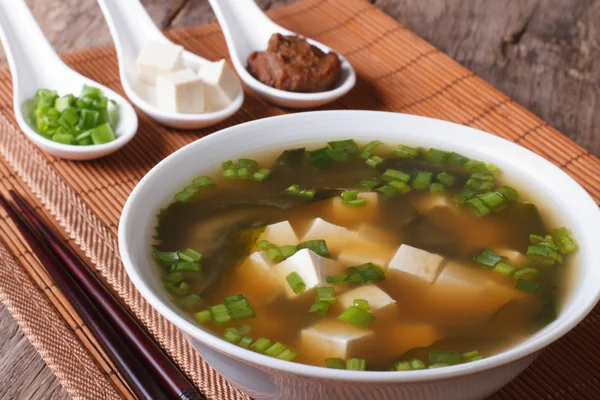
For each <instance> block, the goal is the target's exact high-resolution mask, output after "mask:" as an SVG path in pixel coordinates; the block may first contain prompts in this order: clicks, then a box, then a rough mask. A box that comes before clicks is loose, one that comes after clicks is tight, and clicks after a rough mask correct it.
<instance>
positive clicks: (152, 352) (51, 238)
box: [10, 190, 205, 400]
mask: <svg viewBox="0 0 600 400" xmlns="http://www.w3.org/2000/svg"><path fill="white" fill-rule="evenodd" d="M10 195H11V196H12V198H13V199H14V201H15V202H16V203H17V204H18V205H19V207H20V208H21V210H22V213H23V216H24V217H25V219H26V220H27V221H28V222H29V223H30V224H31V225H32V226H33V227H34V228H35V230H36V231H37V232H38V234H39V235H40V236H41V237H42V238H43V240H44V241H45V243H46V244H47V245H48V247H49V248H50V249H52V250H53V252H54V253H55V254H56V255H57V257H58V258H59V259H60V260H61V261H62V262H63V265H64V266H65V267H66V268H67V269H68V271H69V272H70V273H71V274H72V276H73V278H74V279H75V280H76V281H77V282H78V283H79V286H81V287H82V288H83V289H84V291H85V292H86V293H87V294H88V296H89V297H90V298H91V299H92V300H93V301H94V303H95V304H96V306H97V307H98V308H99V309H100V310H101V311H102V312H103V313H104V315H105V316H106V317H107V318H108V320H109V321H110V322H112V323H111V325H112V326H114V327H115V329H116V330H117V331H118V332H119V333H120V334H121V335H122V337H123V338H124V339H125V341H126V342H127V344H128V345H129V346H130V347H131V348H132V350H133V352H134V353H135V354H137V355H139V356H140V357H141V359H142V362H143V364H144V365H145V366H146V368H147V369H148V370H149V371H150V373H151V374H152V375H153V376H154V377H156V379H158V381H159V383H160V385H161V386H162V387H163V388H164V389H165V390H166V392H167V394H168V395H169V398H177V399H181V400H204V399H205V397H204V396H202V395H201V394H200V393H199V392H198V391H197V389H196V388H195V387H194V386H193V385H192V383H190V382H189V381H188V379H187V378H186V377H185V376H184V375H183V374H182V373H181V372H180V371H179V369H178V368H177V367H176V366H175V365H174V364H173V362H172V361H171V360H170V358H169V357H168V356H167V355H165V353H164V352H163V351H162V349H161V348H160V347H159V346H158V344H156V342H155V341H154V340H153V339H152V338H151V337H150V336H149V335H148V333H146V331H145V330H144V329H143V328H142V327H141V326H140V325H139V324H138V323H137V322H136V321H135V319H133V317H132V316H131V315H130V314H129V312H127V311H126V310H125V308H124V307H123V306H122V305H121V303H119V302H118V301H117V299H116V298H115V297H114V296H113V295H112V294H111V293H110V292H109V291H108V289H107V288H106V287H105V286H104V284H102V282H101V281H100V280H99V279H98V277H97V276H96V275H95V274H93V273H92V272H91V270H90V269H89V268H88V267H87V265H86V264H85V263H84V262H83V261H82V260H81V259H80V258H79V257H78V256H77V255H76V254H75V253H74V252H73V251H72V250H71V249H69V248H68V247H67V246H66V245H65V244H64V243H63V241H62V240H60V238H59V237H58V235H57V234H56V233H55V232H54V231H53V229H52V228H50V227H49V226H48V224H47V223H46V222H45V221H44V220H43V219H42V218H41V217H40V216H39V215H38V214H37V213H36V212H35V210H34V209H33V207H31V205H29V203H28V202H27V201H26V200H25V199H24V198H23V197H21V196H20V195H19V194H18V193H16V192H15V191H13V190H11V191H10Z"/></svg>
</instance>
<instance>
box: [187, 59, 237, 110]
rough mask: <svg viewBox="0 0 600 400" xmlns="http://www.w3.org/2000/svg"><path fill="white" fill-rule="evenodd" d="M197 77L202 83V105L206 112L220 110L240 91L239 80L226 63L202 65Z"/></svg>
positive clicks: (218, 62) (223, 61) (222, 61)
mask: <svg viewBox="0 0 600 400" xmlns="http://www.w3.org/2000/svg"><path fill="white" fill-rule="evenodd" d="M198 76H199V77H200V79H202V82H204V85H205V86H204V105H205V107H206V110H207V111H217V110H221V109H223V108H225V107H227V106H228V105H229V103H231V102H232V101H233V100H234V99H235V98H236V97H237V95H238V93H239V92H240V90H242V85H241V84H240V80H239V79H238V77H237V76H236V75H235V74H234V73H233V71H232V70H231V68H230V67H229V64H227V61H225V60H221V61H217V62H213V63H210V64H207V65H204V66H203V67H202V68H200V71H199V72H198Z"/></svg>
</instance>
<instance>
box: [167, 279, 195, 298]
mask: <svg viewBox="0 0 600 400" xmlns="http://www.w3.org/2000/svg"><path fill="white" fill-rule="evenodd" d="M189 288H190V286H189V285H188V284H187V283H186V282H179V283H170V282H165V289H166V290H167V292H169V293H171V294H174V295H177V296H184V295H186V294H187V293H188V290H189Z"/></svg>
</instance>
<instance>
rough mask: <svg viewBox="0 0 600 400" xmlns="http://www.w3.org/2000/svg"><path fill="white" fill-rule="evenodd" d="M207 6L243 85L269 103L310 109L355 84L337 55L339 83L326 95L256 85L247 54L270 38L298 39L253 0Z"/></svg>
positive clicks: (215, 1) (212, 2) (261, 47)
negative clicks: (340, 70) (217, 23)
mask: <svg viewBox="0 0 600 400" xmlns="http://www.w3.org/2000/svg"><path fill="white" fill-rule="evenodd" d="M209 3H210V5H211V7H212V9H213V10H214V12H215V14H216V16H217V19H218V20H219V24H220V25H221V29H222V30H223V35H224V36H225V41H226V42H227V47H228V49H229V54H230V56H231V61H232V63H233V66H234V67H235V70H236V71H237V73H238V75H239V76H240V78H241V79H242V81H244V83H245V84H246V85H248V86H249V87H250V88H251V89H252V90H254V91H255V92H256V93H257V94H259V95H260V96H261V97H262V98H264V99H265V100H267V101H268V102H271V103H274V104H277V105H279V106H282V107H287V108H298V109H301V108H312V107H317V106H320V105H323V104H327V103H330V102H332V101H334V100H337V99H338V98H340V97H341V96H343V95H345V94H346V93H348V92H349V91H350V89H352V88H353V87H354V84H355V83H356V73H355V72H354V68H352V65H350V63H349V62H348V60H346V59H345V58H344V57H343V56H341V55H340V54H338V57H339V59H340V63H341V67H342V73H341V76H340V79H339V81H338V83H337V84H336V86H335V87H334V88H333V89H331V90H328V91H325V92H316V93H298V92H289V91H286V90H281V89H276V88H273V87H271V86H268V85H265V84H264V83H262V82H260V81H258V80H257V79H256V78H254V77H253V76H252V75H251V74H250V73H249V72H248V70H247V69H246V64H247V61H246V60H247V59H248V56H249V55H250V53H252V52H253V51H258V50H264V49H266V47H267V43H268V42H269V38H270V37H271V35H273V34H275V33H280V34H282V35H295V36H298V35H297V34H296V33H294V32H292V31H290V30H287V29H285V28H283V27H281V26H279V25H277V24H276V23H274V22H273V21H271V20H270V19H269V18H268V17H267V16H266V15H265V14H264V13H263V12H262V10H261V9H260V8H259V7H258V6H257V5H256V3H255V2H254V1H253V0H236V1H235V2H232V1H227V0H209ZM306 40H307V41H308V43H310V44H312V45H313V46H315V47H318V48H319V49H320V50H322V51H323V52H325V53H329V52H331V51H332V49H330V48H329V47H327V46H325V45H324V44H323V43H319V42H317V41H316V40H312V39H310V38H306Z"/></svg>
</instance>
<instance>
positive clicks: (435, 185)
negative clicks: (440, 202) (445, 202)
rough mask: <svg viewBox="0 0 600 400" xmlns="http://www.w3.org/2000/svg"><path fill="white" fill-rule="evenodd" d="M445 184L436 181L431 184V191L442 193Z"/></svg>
mask: <svg viewBox="0 0 600 400" xmlns="http://www.w3.org/2000/svg"><path fill="white" fill-rule="evenodd" d="M444 190H445V189H444V185H442V184H441V183H438V182H434V183H432V184H431V185H429V192H430V193H433V194H436V193H442V192H443V191H444Z"/></svg>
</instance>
